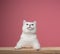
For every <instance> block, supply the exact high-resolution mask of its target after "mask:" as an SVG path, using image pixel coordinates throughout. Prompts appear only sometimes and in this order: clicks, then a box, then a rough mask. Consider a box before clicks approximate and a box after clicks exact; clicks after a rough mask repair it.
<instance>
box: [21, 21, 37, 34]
mask: <svg viewBox="0 0 60 54" xmlns="http://www.w3.org/2000/svg"><path fill="white" fill-rule="evenodd" d="M22 30H23V32H26V33H35V32H36V21H34V22H27V21H26V20H24V21H23V28H22Z"/></svg>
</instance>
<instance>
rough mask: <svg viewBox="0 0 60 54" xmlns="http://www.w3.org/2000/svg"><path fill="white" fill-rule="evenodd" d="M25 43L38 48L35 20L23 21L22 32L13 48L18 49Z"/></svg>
mask: <svg viewBox="0 0 60 54" xmlns="http://www.w3.org/2000/svg"><path fill="white" fill-rule="evenodd" d="M27 45H30V46H32V47H33V48H34V49H37V50H39V49H40V44H39V42H38V39H37V35H36V21H34V22H27V21H26V20H24V21H23V27H22V34H21V37H20V40H19V41H18V43H17V45H16V46H15V48H16V49H18V48H22V47H24V46H27Z"/></svg>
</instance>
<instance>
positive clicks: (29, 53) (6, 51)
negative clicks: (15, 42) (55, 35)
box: [0, 47, 60, 54]
mask: <svg viewBox="0 0 60 54" xmlns="http://www.w3.org/2000/svg"><path fill="white" fill-rule="evenodd" d="M0 54H60V47H43V48H41V49H40V50H39V51H37V50H34V49H32V48H22V49H15V48H14V47H0Z"/></svg>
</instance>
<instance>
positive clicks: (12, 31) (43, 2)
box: [0, 0, 60, 47]
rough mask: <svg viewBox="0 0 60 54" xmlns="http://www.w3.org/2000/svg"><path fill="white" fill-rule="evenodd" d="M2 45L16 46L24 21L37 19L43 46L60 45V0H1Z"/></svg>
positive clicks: (38, 34)
mask: <svg viewBox="0 0 60 54" xmlns="http://www.w3.org/2000/svg"><path fill="white" fill-rule="evenodd" d="M0 5H1V12H0V13H1V17H0V19H1V21H0V22H1V25H0V28H1V30H0V33H1V34H0V46H15V45H16V43H17V41H18V39H19V37H20V34H21V32H22V29H21V28H22V22H23V20H24V19H26V20H27V21H34V20H36V21H37V37H38V39H39V42H40V43H41V47H50V46H52V47H53V46H60V0H0Z"/></svg>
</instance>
